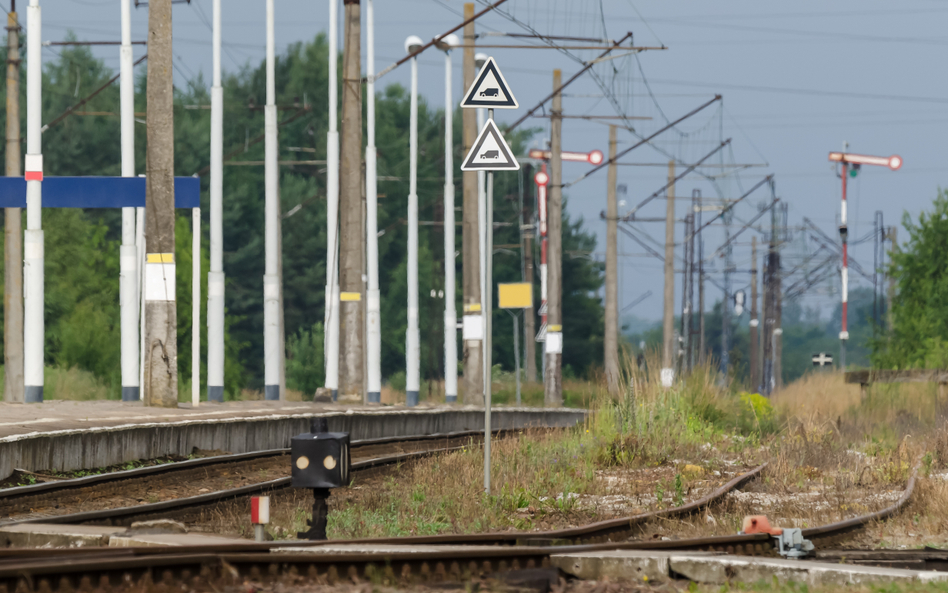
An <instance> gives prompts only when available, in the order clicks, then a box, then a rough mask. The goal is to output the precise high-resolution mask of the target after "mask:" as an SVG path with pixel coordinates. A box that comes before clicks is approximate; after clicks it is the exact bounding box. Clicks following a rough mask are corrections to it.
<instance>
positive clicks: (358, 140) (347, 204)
mask: <svg viewBox="0 0 948 593" xmlns="http://www.w3.org/2000/svg"><path fill="white" fill-rule="evenodd" d="M345 9H346V10H345V28H344V31H345V36H346V39H345V41H346V43H345V47H344V48H343V57H342V135H341V137H340V139H341V141H342V148H341V151H340V156H341V162H340V167H339V239H340V242H339V287H340V290H341V292H340V293H339V297H340V301H341V302H340V309H339V315H340V317H339V352H340V355H339V392H340V393H339V396H340V398H343V399H346V400H348V401H362V399H363V391H364V387H365V382H364V380H363V370H364V367H363V345H362V344H363V335H364V334H363V325H362V321H363V319H362V314H363V308H362V292H363V291H364V289H365V283H364V282H363V281H362V274H363V271H362V269H363V260H362V258H363V253H364V252H363V247H364V245H365V241H364V236H365V235H364V232H365V226H364V225H363V218H362V179H361V178H362V71H361V69H362V58H361V54H362V48H361V43H362V42H361V38H362V37H361V36H362V31H361V18H362V6H361V5H360V4H359V0H345Z"/></svg>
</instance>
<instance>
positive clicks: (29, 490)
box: [0, 430, 499, 507]
mask: <svg viewBox="0 0 948 593" xmlns="http://www.w3.org/2000/svg"><path fill="white" fill-rule="evenodd" d="M498 432H499V430H498ZM467 436H470V437H477V436H483V432H482V431H479V430H466V431H459V432H449V433H434V434H428V435H409V436H403V437H399V436H396V437H381V438H377V439H360V440H358V441H352V443H350V445H349V446H350V448H351V450H352V452H356V451H358V450H359V449H361V448H367V447H375V446H381V445H388V444H394V443H411V442H416V441H432V440H447V439H456V438H464V437H467ZM289 452H290V449H289V448H284V449H265V450H263V451H251V452H249V453H230V454H227V455H212V456H209V457H201V458H199V459H188V460H185V461H174V462H170V463H162V464H159V465H150V466H147V467H138V468H135V469H129V470H121V471H117V472H107V473H102V474H94V475H91V476H83V477H81V478H70V479H63V480H56V481H53V482H43V483H39V484H28V485H26V486H14V487H12V488H4V489H2V490H0V507H2V505H3V504H4V502H5V501H7V500H13V499H16V498H22V497H25V496H36V495H38V494H48V493H50V492H56V491H61V490H70V489H74V488H85V487H88V486H95V485H98V484H104V483H108V482H118V481H123V480H133V479H137V478H141V477H145V476H153V475H160V474H164V473H169V472H176V471H185V470H191V469H195V468H199V467H205V466H209V465H223V464H228V463H234V462H238V461H248V460H252V459H266V458H268V457H276V456H279V455H287V454H289Z"/></svg>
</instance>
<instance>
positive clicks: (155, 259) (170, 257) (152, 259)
mask: <svg viewBox="0 0 948 593" xmlns="http://www.w3.org/2000/svg"><path fill="white" fill-rule="evenodd" d="M145 261H146V262H148V263H150V264H173V263H174V254H173V253H149V254H148V255H147V256H146V258H145Z"/></svg>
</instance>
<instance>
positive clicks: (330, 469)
mask: <svg viewBox="0 0 948 593" xmlns="http://www.w3.org/2000/svg"><path fill="white" fill-rule="evenodd" d="M290 454H291V460H292V463H293V473H292V475H293V479H292V486H293V487H294V488H341V487H343V486H348V485H349V468H350V463H351V462H350V459H349V433H347V432H307V433H303V434H301V435H297V436H295V437H293V438H292V439H291V440H290Z"/></svg>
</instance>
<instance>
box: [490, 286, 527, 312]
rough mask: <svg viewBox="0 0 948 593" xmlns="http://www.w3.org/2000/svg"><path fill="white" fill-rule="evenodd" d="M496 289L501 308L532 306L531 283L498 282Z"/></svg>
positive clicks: (525, 307)
mask: <svg viewBox="0 0 948 593" xmlns="http://www.w3.org/2000/svg"><path fill="white" fill-rule="evenodd" d="M497 291H498V292H497V296H498V298H497V300H498V301H499V302H500V308H501V309H527V308H530V307H532V306H533V285H532V284H530V283H529V282H515V283H510V284H498V285H497Z"/></svg>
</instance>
